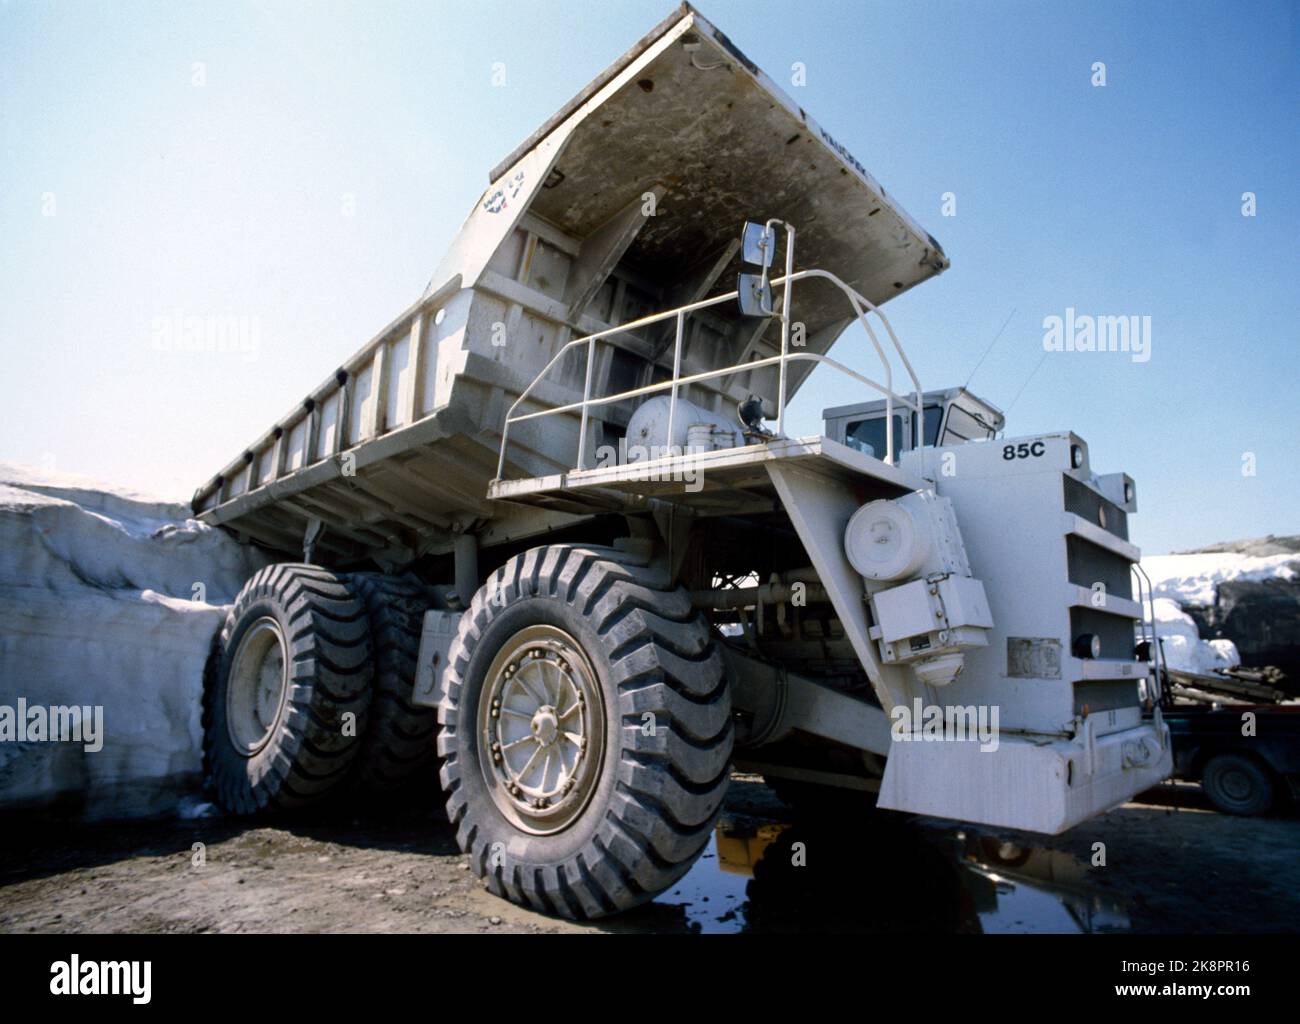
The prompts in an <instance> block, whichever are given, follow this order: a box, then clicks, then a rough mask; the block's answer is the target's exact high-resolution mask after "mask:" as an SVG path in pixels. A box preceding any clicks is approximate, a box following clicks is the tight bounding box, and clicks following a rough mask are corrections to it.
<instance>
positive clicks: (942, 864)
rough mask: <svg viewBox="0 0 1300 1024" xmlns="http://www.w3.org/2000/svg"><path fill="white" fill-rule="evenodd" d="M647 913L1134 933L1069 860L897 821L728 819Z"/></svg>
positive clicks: (677, 921) (761, 927) (820, 925)
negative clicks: (841, 823)
mask: <svg viewBox="0 0 1300 1024" xmlns="http://www.w3.org/2000/svg"><path fill="white" fill-rule="evenodd" d="M643 913H648V916H650V917H653V918H657V919H658V921H657V923H658V924H660V925H661V926H664V927H667V928H670V929H672V930H686V931H692V932H704V933H709V932H713V933H718V932H797V931H840V932H900V931H903V932H971V933H977V932H985V933H1011V932H1019V933H1026V932H1027V933H1040V934H1042V933H1062V932H1065V933H1071V932H1107V931H1127V930H1128V928H1129V917H1128V913H1127V911H1126V910H1125V908H1124V906H1123V904H1122V903H1121V902H1120V901H1119V900H1117V899H1115V898H1114V897H1111V896H1109V895H1107V894H1104V893H1102V892H1099V891H1098V890H1096V889H1095V888H1093V887H1092V886H1091V885H1090V884H1089V882H1088V868H1087V866H1086V865H1085V864H1083V863H1081V862H1080V861H1078V860H1077V859H1076V858H1074V857H1072V856H1070V855H1069V854H1066V853H1062V852H1061V851H1058V850H1049V849H1042V848H1024V847H1020V846H1017V845H1015V844H1013V843H1008V842H1003V841H1000V840H997V839H993V838H990V837H987V836H980V835H977V834H973V833H970V832H968V831H965V830H963V829H961V828H958V827H953V828H952V829H950V830H940V829H933V828H929V827H925V828H922V827H920V826H918V825H915V824H913V823H909V822H902V823H898V822H894V821H888V822H881V821H868V822H866V823H864V824H862V825H860V826H858V827H854V826H851V825H845V826H837V827H833V828H827V827H825V826H815V825H811V824H809V823H807V822H802V821H795V822H758V821H755V820H753V819H750V818H747V817H727V818H723V819H722V821H721V822H719V824H718V827H717V829H716V831H715V832H714V835H713V838H712V839H711V840H710V842H709V847H708V849H707V850H706V851H705V853H704V855H703V856H702V857H701V858H700V860H699V862H698V863H696V865H695V867H694V868H692V869H691V871H690V872H688V873H687V874H686V876H685V877H683V878H682V880H681V881H680V882H678V883H677V885H675V886H673V887H672V888H671V889H669V890H668V891H667V892H665V893H664V894H663V895H662V896H660V897H659V898H658V899H657V900H655V902H654V904H653V905H652V906H651V907H648V908H646V911H645V912H643ZM646 923H647V924H648V923H650V922H649V921H647V922H646Z"/></svg>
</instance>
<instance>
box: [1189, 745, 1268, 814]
mask: <svg viewBox="0 0 1300 1024" xmlns="http://www.w3.org/2000/svg"><path fill="white" fill-rule="evenodd" d="M1201 788H1202V789H1204V790H1205V795H1206V796H1207V797H1208V798H1209V800H1210V803H1212V804H1213V805H1214V806H1215V807H1216V808H1218V809H1219V810H1220V811H1223V812H1224V813H1225V814H1244V815H1256V814H1266V813H1268V811H1269V809H1270V808H1271V807H1272V806H1273V795H1274V787H1273V777H1272V776H1271V775H1270V774H1269V771H1268V769H1267V768H1265V767H1264V766H1263V765H1262V764H1260V763H1259V762H1258V761H1256V760H1255V759H1254V758H1252V757H1247V756H1246V755H1244V754H1215V755H1214V756H1213V757H1212V758H1210V759H1209V761H1207V762H1206V763H1205V769H1204V771H1202V773H1201Z"/></svg>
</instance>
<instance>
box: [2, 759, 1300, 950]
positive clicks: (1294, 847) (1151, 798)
mask: <svg viewBox="0 0 1300 1024" xmlns="http://www.w3.org/2000/svg"><path fill="white" fill-rule="evenodd" d="M0 820H3V821H4V828H3V830H2V831H3V833H4V834H3V838H0V931H4V932H72V933H76V932H164V933H173V932H497V931H500V932H578V931H615V932H647V931H649V932H680V931H743V930H754V931H799V930H837V931H838V930H853V931H885V932H892V931H900V930H901V931H918V930H919V931H927V930H943V931H952V930H956V931H1104V930H1136V931H1143V932H1242V931H1265V932H1267V931H1295V930H1297V929H1300V857H1297V855H1296V854H1297V851H1298V850H1300V819H1297V818H1296V817H1295V816H1294V814H1292V815H1282V816H1275V817H1270V818H1264V819H1241V818H1231V817H1227V816H1224V815H1220V814H1217V813H1214V812H1213V811H1210V810H1209V809H1208V808H1207V807H1206V805H1205V804H1204V801H1203V799H1202V798H1201V797H1200V794H1199V789H1198V788H1197V787H1192V786H1186V785H1176V786H1175V785H1167V786H1164V787H1161V788H1160V789H1158V790H1153V791H1152V792H1151V793H1149V794H1145V795H1144V796H1143V797H1142V798H1141V800H1140V802H1136V803H1130V804H1126V805H1125V806H1124V807H1122V808H1119V809H1117V810H1115V811H1112V812H1110V813H1108V814H1106V815H1102V816H1101V817H1099V818H1097V819H1095V820H1093V821H1091V822H1088V823H1086V824H1084V825H1082V826H1080V827H1078V828H1077V829H1075V830H1073V831H1071V832H1070V833H1068V834H1067V835H1065V836H1058V837H1055V838H1051V839H1046V840H1045V839H1044V838H1043V837H1041V836H1029V835H1023V834H1016V833H1013V832H998V831H996V830H986V829H980V828H974V827H971V826H959V825H954V824H953V823H951V822H940V821H935V820H929V819H915V820H911V821H902V822H896V821H892V820H888V819H886V820H880V819H878V818H874V817H872V816H870V815H866V816H864V815H862V814H852V815H849V814H843V815H838V816H836V817H834V818H830V819H828V818H827V816H825V815H822V816H821V817H820V818H818V819H816V820H811V819H803V818H801V817H800V816H799V815H798V814H797V813H795V812H793V811H792V810H791V809H789V808H786V807H785V806H784V805H782V804H781V803H780V802H779V801H777V800H776V798H775V797H774V796H773V795H772V794H771V791H770V790H768V789H767V788H766V787H765V786H764V785H763V784H762V782H761V780H760V779H758V778H756V777H753V776H738V777H737V779H736V781H735V782H734V784H733V786H732V791H731V794H730V796H729V797H728V802H727V808H726V813H725V816H724V820H723V822H722V823H721V824H720V827H719V831H718V833H717V836H716V837H715V840H714V842H713V843H711V844H710V848H709V850H708V851H707V852H706V854H705V856H704V858H703V859H702V860H701V861H700V863H699V864H698V865H697V866H696V867H695V869H693V870H692V871H691V873H690V874H689V875H687V877H686V878H684V879H683V880H682V881H681V883H679V884H678V885H677V886H675V887H674V888H673V889H671V890H669V892H667V893H665V894H664V895H663V896H661V897H660V899H659V900H657V901H656V902H655V903H654V904H651V905H650V906H647V907H644V908H642V909H640V910H637V911H635V912H633V913H630V914H626V915H623V916H622V917H620V918H617V919H614V920H611V921H602V922H598V923H597V924H584V925H577V924H573V923H570V922H565V921H559V920H554V919H551V918H547V917H544V916H541V915H538V914H534V913H532V912H530V911H527V910H523V909H520V908H518V907H515V906H513V905H511V904H509V903H506V902H504V901H502V900H499V899H496V898H495V897H493V896H492V895H490V894H489V893H487V892H486V891H485V890H484V889H483V887H482V884H481V883H480V882H479V881H478V880H477V879H475V878H474V877H473V875H472V873H471V872H470V871H469V869H468V864H467V862H466V860H465V858H464V857H463V856H462V855H461V854H460V852H459V850H458V849H457V848H456V844H455V839H454V836H453V835H452V832H451V830H450V828H449V826H448V825H447V823H446V820H445V819H444V818H442V817H441V815H440V814H438V813H431V812H427V811H424V810H421V809H418V808H413V807H411V806H409V805H408V806H405V807H400V808H397V809H392V808H389V809H379V808H372V809H369V810H366V811H364V812H360V811H356V810H345V809H333V810H322V811H318V812H315V813H313V814H311V815H308V816H304V815H297V816H294V817H293V818H285V819H282V820H278V821H273V822H261V821H251V822H248V821H243V820H238V819H230V818H224V817H210V818H199V819H194V820H188V821H178V820H170V821H151V822H134V823H116V824H99V825H82V824H76V823H72V822H63V823H60V822H51V821H48V820H40V819H37V818H34V817H30V816H12V815H11V816H9V817H8V818H6V819H0ZM1097 843H1101V844H1104V851H1102V852H1104V858H1105V863H1104V865H1103V864H1100V863H1098V864H1095V865H1094V863H1093V862H1094V861H1095V860H1097V859H1098V857H1099V851H1098V849H1097V848H1096V847H1095V845H1094V844H1097ZM196 844H202V846H201V847H196Z"/></svg>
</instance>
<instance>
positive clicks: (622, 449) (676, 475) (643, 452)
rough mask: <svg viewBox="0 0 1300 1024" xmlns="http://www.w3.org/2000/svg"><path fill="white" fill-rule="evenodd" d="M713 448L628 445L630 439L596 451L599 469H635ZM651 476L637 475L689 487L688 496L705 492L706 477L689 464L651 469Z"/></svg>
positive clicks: (676, 464) (620, 440)
mask: <svg viewBox="0 0 1300 1024" xmlns="http://www.w3.org/2000/svg"><path fill="white" fill-rule="evenodd" d="M713 450H714V449H712V448H705V447H696V446H692V445H685V446H683V445H679V444H667V445H659V444H652V445H644V444H633V445H629V444H628V443H627V438H625V437H624V438H620V439H619V442H618V446H617V447H615V446H614V445H612V444H602V445H601V446H600V447H599V448H597V449H596V468H597V469H606V468H608V467H610V466H635V465H636V464H637V463H640V462H649V463H653V462H656V461H657V460H659V459H675V460H680V458H681V457H682V456H685V455H699V454H702V453H704V452H708V451H713ZM647 472H648V475H646V476H644V477H643V476H642V474H640V473H638V474H637V479H645V480H647V481H651V482H654V483H666V482H680V483H684V484H685V485H686V487H685V490H686V492H687V493H688V494H696V493H698V492H699V491H702V490H703V489H704V474H703V470H701V469H700V468H699V467H698V466H692V465H691V464H690V463H688V462H681V461H674V462H667V463H664V464H663V465H656V466H651V467H649V469H648V470H647Z"/></svg>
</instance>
